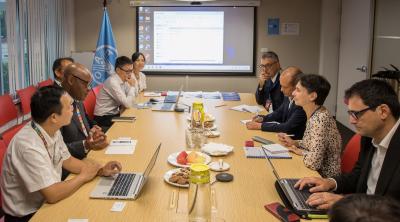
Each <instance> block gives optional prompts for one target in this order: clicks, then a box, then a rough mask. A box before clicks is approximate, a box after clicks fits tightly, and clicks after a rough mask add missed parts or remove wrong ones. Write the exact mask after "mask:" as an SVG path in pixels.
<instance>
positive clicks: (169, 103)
mask: <svg viewBox="0 0 400 222" xmlns="http://www.w3.org/2000/svg"><path fill="white" fill-rule="evenodd" d="M182 89H183V85H181V88H180V90H179V93H178V95H170V96H166V97H165V99H164V102H162V103H157V104H154V105H153V106H152V108H151V110H153V111H163V112H174V111H175V107H176V106H177V105H178V102H179V98H180V97H181V94H182ZM168 97H170V98H168Z"/></svg>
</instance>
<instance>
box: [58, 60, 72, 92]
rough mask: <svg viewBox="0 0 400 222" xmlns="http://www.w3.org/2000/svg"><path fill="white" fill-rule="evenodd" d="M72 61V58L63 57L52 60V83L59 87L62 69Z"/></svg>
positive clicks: (61, 79) (62, 78) (62, 74)
mask: <svg viewBox="0 0 400 222" xmlns="http://www.w3.org/2000/svg"><path fill="white" fill-rule="evenodd" d="M73 62H74V59H73V58H69V57H65V58H58V59H56V60H54V62H53V74H54V85H56V86H60V87H61V82H62V81H63V80H64V70H65V69H66V68H67V66H68V65H69V64H71V63H73Z"/></svg>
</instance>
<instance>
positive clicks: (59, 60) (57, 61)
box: [53, 57, 74, 78]
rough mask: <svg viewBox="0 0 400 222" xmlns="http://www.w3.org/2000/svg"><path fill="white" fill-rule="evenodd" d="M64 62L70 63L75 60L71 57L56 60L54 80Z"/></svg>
mask: <svg viewBox="0 0 400 222" xmlns="http://www.w3.org/2000/svg"><path fill="white" fill-rule="evenodd" d="M64 60H68V61H70V62H74V59H73V58H71V57H65V58H58V59H56V60H54V62H53V74H54V78H56V77H57V76H56V71H57V70H59V69H60V68H61V63H62V61H64Z"/></svg>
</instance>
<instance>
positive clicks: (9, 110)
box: [0, 94, 18, 126]
mask: <svg viewBox="0 0 400 222" xmlns="http://www.w3.org/2000/svg"><path fill="white" fill-rule="evenodd" d="M17 118H18V110H17V107H15V105H14V102H13V100H12V98H11V96H10V95H9V94H4V95H2V96H0V126H3V125H5V124H6V123H8V122H10V121H12V120H14V119H17Z"/></svg>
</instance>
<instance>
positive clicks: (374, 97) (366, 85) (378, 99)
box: [345, 79, 400, 119]
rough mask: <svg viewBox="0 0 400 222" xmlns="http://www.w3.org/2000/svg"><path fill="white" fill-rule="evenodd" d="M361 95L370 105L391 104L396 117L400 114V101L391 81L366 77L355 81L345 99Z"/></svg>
mask: <svg viewBox="0 0 400 222" xmlns="http://www.w3.org/2000/svg"><path fill="white" fill-rule="evenodd" d="M353 96H359V97H360V98H361V99H362V101H363V103H364V104H365V105H367V106H369V107H376V106H379V105H381V104H386V105H387V106H389V108H390V111H391V112H392V115H393V116H394V118H396V119H398V118H399V116H400V103H399V100H398V97H397V94H396V92H395V91H394V89H393V88H392V86H390V85H389V83H387V82H385V81H382V80H378V79H366V80H362V81H360V82H357V83H355V84H354V85H352V86H351V87H350V88H349V89H347V90H346V92H345V99H346V100H348V99H350V98H351V97H353Z"/></svg>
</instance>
